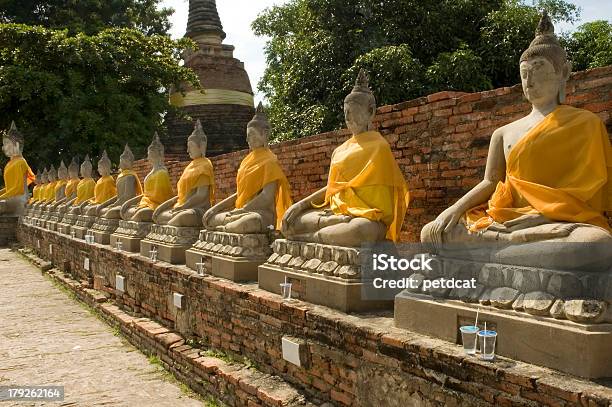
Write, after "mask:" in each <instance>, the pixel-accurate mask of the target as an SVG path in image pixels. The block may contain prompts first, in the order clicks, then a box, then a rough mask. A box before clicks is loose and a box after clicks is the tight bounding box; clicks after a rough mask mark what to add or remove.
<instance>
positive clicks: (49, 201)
mask: <svg viewBox="0 0 612 407" xmlns="http://www.w3.org/2000/svg"><path fill="white" fill-rule="evenodd" d="M47 180H48V182H47V186H46V187H45V190H44V203H43V207H44V208H45V210H46V209H49V208H50V207H51V205H53V202H54V201H55V186H56V185H57V170H56V169H55V166H54V165H53V164H51V167H50V168H49V171H47Z"/></svg>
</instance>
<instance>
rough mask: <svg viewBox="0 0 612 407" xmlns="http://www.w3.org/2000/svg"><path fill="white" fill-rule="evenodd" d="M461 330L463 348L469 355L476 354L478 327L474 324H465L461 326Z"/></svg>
mask: <svg viewBox="0 0 612 407" xmlns="http://www.w3.org/2000/svg"><path fill="white" fill-rule="evenodd" d="M459 330H460V331H461V342H463V350H464V352H465V353H466V354H468V355H475V354H476V344H477V342H476V339H477V337H476V334H478V327H477V326H474V325H464V326H462V327H460V328H459Z"/></svg>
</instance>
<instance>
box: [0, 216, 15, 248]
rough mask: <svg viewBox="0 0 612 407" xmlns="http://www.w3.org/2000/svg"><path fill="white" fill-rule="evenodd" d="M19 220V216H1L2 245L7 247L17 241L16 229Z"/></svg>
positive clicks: (0, 245)
mask: <svg viewBox="0 0 612 407" xmlns="http://www.w3.org/2000/svg"><path fill="white" fill-rule="evenodd" d="M18 221H19V217H18V216H0V247H7V246H10V244H11V243H16V242H17V237H16V234H15V231H16V230H17V222H18Z"/></svg>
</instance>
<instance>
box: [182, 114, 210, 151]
mask: <svg viewBox="0 0 612 407" xmlns="http://www.w3.org/2000/svg"><path fill="white" fill-rule="evenodd" d="M207 147H208V137H206V133H204V129H203V128H202V123H201V122H200V120H199V119H198V121H196V124H195V126H194V128H193V132H192V133H191V135H190V136H189V138H188V139H187V152H188V153H189V158H191V159H192V160H195V159H196V158H200V157H206V149H207Z"/></svg>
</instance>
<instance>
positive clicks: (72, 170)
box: [57, 158, 81, 214]
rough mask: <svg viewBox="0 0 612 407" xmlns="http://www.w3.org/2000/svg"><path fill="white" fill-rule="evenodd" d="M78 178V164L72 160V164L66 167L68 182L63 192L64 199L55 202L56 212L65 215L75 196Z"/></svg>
mask: <svg viewBox="0 0 612 407" xmlns="http://www.w3.org/2000/svg"><path fill="white" fill-rule="evenodd" d="M80 181H81V180H80V178H79V164H78V163H77V161H76V158H73V159H72V162H71V163H70V165H69V166H68V181H67V182H66V188H65V190H64V198H63V199H61V200H59V201H58V202H57V211H58V212H59V213H61V214H64V213H66V210H67V209H68V207H69V206H70V205H72V203H73V202H74V200H75V199H76V196H77V186H78V185H79V182H80Z"/></svg>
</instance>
